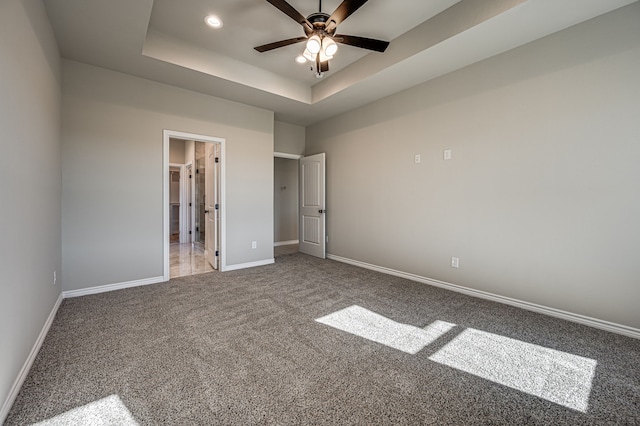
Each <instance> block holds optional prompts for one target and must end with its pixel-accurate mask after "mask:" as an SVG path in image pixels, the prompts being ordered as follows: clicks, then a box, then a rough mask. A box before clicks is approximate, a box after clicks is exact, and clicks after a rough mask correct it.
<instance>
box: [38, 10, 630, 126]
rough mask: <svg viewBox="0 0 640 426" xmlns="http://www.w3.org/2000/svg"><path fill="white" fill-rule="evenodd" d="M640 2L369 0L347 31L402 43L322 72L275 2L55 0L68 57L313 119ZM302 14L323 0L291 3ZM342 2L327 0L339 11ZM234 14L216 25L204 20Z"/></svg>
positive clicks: (352, 51)
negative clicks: (303, 61)
mask: <svg viewBox="0 0 640 426" xmlns="http://www.w3.org/2000/svg"><path fill="white" fill-rule="evenodd" d="M634 1H637V0H429V1H427V0H395V1H393V2H391V1H388V0H387V1H385V0H370V1H369V2H367V3H366V4H364V5H363V6H362V7H361V8H360V9H359V10H357V11H356V12H355V13H354V14H353V15H351V16H350V17H349V18H348V19H347V20H345V21H344V22H343V23H341V24H340V26H339V29H338V32H339V33H341V34H349V35H357V36H363V37H370V38H377V39H382V40H387V41H391V45H390V46H389V48H388V49H387V51H386V52H385V53H377V52H368V51H366V50H362V49H358V48H355V47H352V46H346V45H340V49H339V50H338V53H337V54H336V56H335V58H334V59H333V60H331V62H330V71H329V72H328V73H326V74H325V76H324V78H322V79H317V78H316V77H315V76H314V75H313V73H312V72H311V71H310V70H309V66H308V65H300V64H297V63H295V62H294V58H295V56H297V55H298V54H299V53H301V52H302V50H303V47H304V44H303V43H300V44H296V45H292V46H287V47H283V48H280V49H276V50H273V51H270V52H265V53H258V52H256V51H255V50H254V49H253V47H255V46H258V45H262V44H266V43H270V42H273V41H278V40H282V39H288V38H293V37H298V36H302V35H304V32H303V30H302V27H301V26H300V25H299V24H298V23H296V22H295V21H294V20H292V19H291V18H289V17H288V16H286V15H285V14H283V13H282V12H280V11H279V10H278V9H276V8H275V7H274V6H272V5H271V4H269V3H268V2H267V1H265V0H135V1H131V0H109V1H104V0H45V5H46V8H47V12H48V14H49V18H50V21H51V24H52V26H53V28H54V32H55V34H56V38H57V40H58V44H59V46H60V51H61V54H62V56H63V57H65V58H68V59H72V60H76V61H79V62H84V63H88V64H92V65H96V66H101V67H104V68H108V69H112V70H115V71H120V72H124V73H128V74H132V75H136V76H139V77H143V78H147V79H151V80H154V81H159V82H162V83H166V84H171V85H174V86H178V87H183V88H185V89H189V90H194V91H198V92H201V93H206V94H210V95H213V96H219V97H222V98H226V99H230V100H234V101H238V102H242V103H245V104H249V105H255V106H258V107H261V108H265V109H269V110H273V111H275V113H276V119H277V120H280V121H285V122H289V123H292V124H299V125H309V124H313V123H316V122H318V121H321V120H323V119H326V118H329V117H331V116H333V115H336V114H339V113H342V112H345V111H347V110H350V109H353V108H356V107H358V106H361V105H364V104H366V103H369V102H372V101H375V100H377V99H380V98H382V97H384V96H388V95H390V94H393V93H395V92H397V91H400V90H404V89H407V88H409V87H412V86H414V85H416V84H420V83H422V82H424V81H427V80H430V79H432V78H435V77H438V76H440V75H443V74H446V73H448V72H451V71H454V70H456V69H458V68H461V67H463V66H466V65H469V64H471V63H474V62H477V61H479V60H482V59H485V58H488V57H490V56H493V55H496V54H498V53H501V52H504V51H506V50H509V49H512V48H514V47H517V46H519V45H522V44H525V43H528V42H530V41H533V40H536V39H538V38H540V37H543V36H545V35H548V34H551V33H553V32H556V31H559V30H562V29H564V28H567V27H569V26H571V25H575V24H577V23H579V22H582V21H585V20H587V19H590V18H593V17H595V16H598V15H600V14H603V13H606V12H608V11H611V10H614V9H617V8H619V7H621V6H624V5H626V4H629V3H633V2H634ZM289 3H290V4H291V5H292V6H293V7H295V8H296V9H297V10H298V11H299V12H300V13H301V14H302V15H305V16H307V15H309V14H310V13H313V12H317V11H318V2H317V1H316V0H289ZM339 4H340V0H325V1H323V2H322V9H323V12H326V13H329V14H330V13H331V12H332V11H333V10H334V9H335V8H336V7H338V5H339ZM208 14H216V15H218V16H220V17H221V18H222V19H223V21H224V26H223V27H222V28H221V29H217V30H214V29H211V28H209V27H207V26H206V25H205V23H204V17H205V16H206V15H208Z"/></svg>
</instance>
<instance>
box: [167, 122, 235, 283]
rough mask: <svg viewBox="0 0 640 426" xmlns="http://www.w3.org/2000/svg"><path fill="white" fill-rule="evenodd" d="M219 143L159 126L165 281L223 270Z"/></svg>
mask: <svg viewBox="0 0 640 426" xmlns="http://www.w3.org/2000/svg"><path fill="white" fill-rule="evenodd" d="M224 142H225V140H224V139H222V138H217V137H211V136H205V135H196V134H191V133H184V132H177V131H170V130H165V131H164V156H163V157H164V171H165V179H164V181H165V182H164V197H163V200H164V202H163V204H164V220H163V221H164V250H163V270H164V280H165V281H167V280H169V279H170V278H175V277H177V276H185V275H193V274H197V273H202V272H211V271H213V270H220V271H224V270H225V267H226V256H225V250H224V242H225V239H224V235H225V197H224V194H225V185H224V176H225V174H224V152H225V151H224ZM178 170H179V172H178ZM176 192H178V194H177V195H176ZM176 216H177V217H176Z"/></svg>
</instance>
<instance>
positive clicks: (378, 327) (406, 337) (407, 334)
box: [316, 305, 455, 354]
mask: <svg viewBox="0 0 640 426" xmlns="http://www.w3.org/2000/svg"><path fill="white" fill-rule="evenodd" d="M316 321H317V322H319V323H322V324H326V325H328V326H331V327H333V328H337V329H338V330H342V331H346V332H347V333H351V334H355V335H356V336H360V337H364V338H365V339H369V340H372V341H374V342H377V343H381V344H383V345H386V346H389V347H391V348H394V349H397V350H400V351H402V352H406V353H409V354H417V353H418V352H420V350H422V348H424V347H425V346H427V345H428V344H430V343H432V342H433V341H435V340H436V339H437V338H439V337H440V336H442V335H443V334H445V333H446V332H447V331H449V330H451V329H452V328H453V327H455V324H451V323H448V322H445V321H434V322H433V323H431V324H429V325H428V326H426V327H425V328H418V327H415V326H413V325H409V324H402V323H399V322H396V321H393V320H391V319H389V318H386V317H384V316H382V315H380V314H376V313H375V312H372V311H370V310H368V309H365V308H363V307H361V306H358V305H353V306H349V307H348V308H344V309H341V310H339V311H336V312H334V313H332V314H329V315H327V316H324V317H321V318H318V319H316Z"/></svg>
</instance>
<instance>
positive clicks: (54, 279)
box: [53, 271, 58, 285]
mask: <svg viewBox="0 0 640 426" xmlns="http://www.w3.org/2000/svg"><path fill="white" fill-rule="evenodd" d="M56 272H57V271H53V285H56V281H57V280H58V277H57V276H56Z"/></svg>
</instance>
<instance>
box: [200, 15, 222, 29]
mask: <svg viewBox="0 0 640 426" xmlns="http://www.w3.org/2000/svg"><path fill="white" fill-rule="evenodd" d="M204 22H206V23H207V25H208V26H210V27H211V28H222V19H220V18H218V17H217V16H216V15H209V16H207V17H206V18H204Z"/></svg>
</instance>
